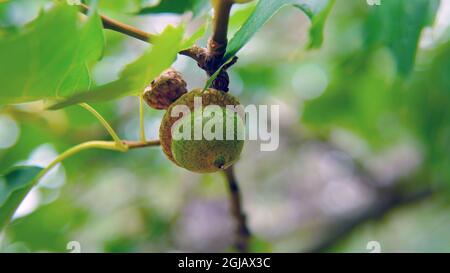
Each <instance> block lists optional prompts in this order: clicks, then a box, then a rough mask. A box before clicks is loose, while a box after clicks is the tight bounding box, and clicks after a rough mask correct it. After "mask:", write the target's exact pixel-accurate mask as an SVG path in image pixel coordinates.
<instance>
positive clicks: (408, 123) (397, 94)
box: [303, 0, 450, 185]
mask: <svg viewBox="0 0 450 273" xmlns="http://www.w3.org/2000/svg"><path fill="white" fill-rule="evenodd" d="M439 3H440V1H428V0H414V1H400V0H396V1H386V2H384V3H383V5H381V6H380V7H377V8H376V9H372V10H370V12H369V14H368V15H367V17H366V21H365V22H364V25H363V33H362V35H361V37H362V41H363V42H362V45H361V47H359V48H357V49H356V50H355V51H353V52H349V53H348V54H345V55H344V56H339V58H335V59H334V60H332V62H333V66H334V68H333V79H332V81H331V83H330V85H331V86H330V88H329V89H328V92H326V93H325V94H324V95H323V96H321V97H320V98H318V99H316V100H313V101H310V102H308V103H307V104H306V106H305V111H304V114H303V120H304V121H305V122H306V123H307V124H308V125H310V126H311V127H314V128H316V129H319V130H325V131H329V130H332V129H334V128H337V127H343V128H347V129H350V130H352V131H353V132H356V133H357V134H358V135H360V136H361V137H363V139H364V140H366V141H368V142H369V143H370V144H371V145H372V147H375V148H387V146H389V145H393V144H395V143H396V142H397V143H398V142H400V141H403V140H404V139H405V138H408V137H409V138H413V139H416V140H419V141H420V143H421V146H423V153H424V156H425V164H424V165H423V169H424V170H423V172H426V173H422V175H423V176H424V177H426V178H424V179H425V180H426V181H428V182H431V181H439V183H440V184H441V185H442V184H448V183H445V182H446V181H449V179H450V172H449V170H448V168H445V167H443V166H445V165H446V166H448V165H449V164H450V161H449V159H450V158H449V155H450V150H449V147H450V146H449V139H450V135H449V129H450V127H449V125H450V112H449V111H448V108H449V107H448V106H449V102H450V93H449V90H450V88H449V87H450V85H449V81H448V76H445V75H449V72H450V70H449V69H450V62H449V58H448V56H449V50H450V47H449V42H448V41H447V40H445V39H443V40H442V41H440V42H438V43H437V45H435V46H434V48H431V49H426V50H418V46H419V42H420V39H421V37H422V36H421V34H422V32H423V30H424V29H425V28H426V27H429V26H431V25H432V24H433V22H434V18H435V15H436V12H437V8H438V7H439ZM415 68H416V69H415ZM324 109H327V111H324Z"/></svg>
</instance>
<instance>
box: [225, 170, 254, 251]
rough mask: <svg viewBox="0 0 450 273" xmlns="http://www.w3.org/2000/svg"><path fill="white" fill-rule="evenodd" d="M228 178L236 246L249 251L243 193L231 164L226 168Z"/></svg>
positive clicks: (239, 249)
mask: <svg viewBox="0 0 450 273" xmlns="http://www.w3.org/2000/svg"><path fill="white" fill-rule="evenodd" d="M224 174H225V177H226V178H227V186H228V192H229V196H230V210H231V214H232V216H233V219H234V221H235V224H236V228H235V236H236V238H235V247H236V249H237V250H238V251H239V252H244V253H245V252H248V251H249V241H250V236H251V233H250V230H249V228H248V226H247V219H246V216H245V213H244V211H243V209H242V202H241V193H240V190H239V186H238V182H237V180H236V176H235V174H234V167H233V166H231V167H229V168H228V169H226V170H224Z"/></svg>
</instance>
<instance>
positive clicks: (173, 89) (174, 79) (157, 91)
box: [144, 68, 187, 110]
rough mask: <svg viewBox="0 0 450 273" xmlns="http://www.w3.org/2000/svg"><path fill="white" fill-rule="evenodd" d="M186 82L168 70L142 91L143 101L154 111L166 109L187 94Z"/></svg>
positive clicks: (173, 71)
mask: <svg viewBox="0 0 450 273" xmlns="http://www.w3.org/2000/svg"><path fill="white" fill-rule="evenodd" d="M186 86H187V85H186V82H185V81H184V80H183V78H182V76H181V74H180V73H179V72H177V71H176V70H174V69H172V68H169V69H167V70H166V71H164V72H163V73H161V75H159V76H158V77H157V78H156V79H154V80H153V81H152V82H151V84H150V85H149V86H147V87H146V88H145V90H144V100H145V102H147V104H148V105H149V106H150V107H152V108H155V109H159V110H161V109H167V108H169V106H170V105H171V104H172V103H173V102H174V101H176V100H177V99H178V98H179V97H181V96H182V95H183V94H185V93H187V88H186Z"/></svg>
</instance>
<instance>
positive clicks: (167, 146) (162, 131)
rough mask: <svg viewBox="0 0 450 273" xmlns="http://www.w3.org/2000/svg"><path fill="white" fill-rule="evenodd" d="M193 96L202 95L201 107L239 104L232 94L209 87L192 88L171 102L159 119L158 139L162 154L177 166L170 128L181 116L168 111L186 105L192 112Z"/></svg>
mask: <svg viewBox="0 0 450 273" xmlns="http://www.w3.org/2000/svg"><path fill="white" fill-rule="evenodd" d="M195 97H202V105H203V107H205V106H207V105H211V104H214V105H218V106H221V107H225V106H227V105H239V101H238V99H236V98H235V97H234V96H232V95H230V94H228V93H225V92H222V91H218V90H215V89H211V88H210V89H207V90H205V91H203V90H202V89H194V90H192V91H190V92H188V93H187V94H184V95H183V96H181V97H180V98H179V99H178V100H176V101H175V102H174V103H172V104H171V105H170V107H169V108H168V109H167V111H166V113H165V115H164V117H163V119H162V121H161V127H160V128H159V139H160V140H161V147H162V150H163V152H164V154H166V156H167V157H168V158H169V159H170V160H171V161H172V162H174V163H175V164H177V165H178V166H180V164H179V163H178V162H177V161H176V160H175V159H174V157H173V155H172V133H171V130H172V126H173V124H174V123H175V122H176V121H178V120H179V119H180V118H181V117H182V116H181V115H180V116H179V117H171V115H170V113H171V111H172V109H173V107H175V106H176V105H186V106H187V107H188V108H189V109H190V110H191V112H194V98H195ZM180 167H183V166H180Z"/></svg>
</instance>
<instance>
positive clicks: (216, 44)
mask: <svg viewBox="0 0 450 273" xmlns="http://www.w3.org/2000/svg"><path fill="white" fill-rule="evenodd" d="M213 3H214V5H213V6H214V17H213V27H212V36H211V38H210V39H209V42H208V53H209V54H210V55H211V56H212V57H215V58H220V59H222V57H223V55H224V54H225V50H226V48H227V43H228V39H227V35H228V22H229V20H230V11H231V7H232V6H233V2H231V1H228V0H214V1H213Z"/></svg>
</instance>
